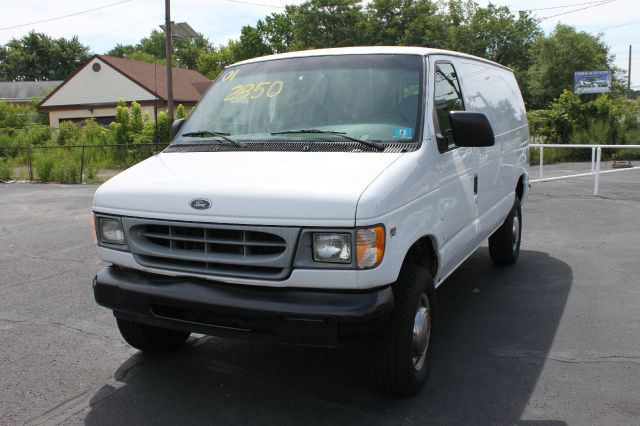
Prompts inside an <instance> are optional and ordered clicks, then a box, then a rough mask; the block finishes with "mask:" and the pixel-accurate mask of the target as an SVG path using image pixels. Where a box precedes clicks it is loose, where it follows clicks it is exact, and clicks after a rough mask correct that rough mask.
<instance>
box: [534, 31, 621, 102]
mask: <svg viewBox="0 0 640 426" xmlns="http://www.w3.org/2000/svg"><path fill="white" fill-rule="evenodd" d="M531 57H532V58H533V59H532V61H533V63H532V65H531V68H530V69H529V71H528V85H529V87H528V89H529V92H530V105H531V107H533V108H545V107H547V106H548V105H549V103H550V102H551V101H552V100H553V99H555V98H557V97H558V96H560V95H561V94H562V91H563V90H573V74H574V72H575V71H587V70H606V69H611V58H610V57H609V48H608V47H607V45H606V44H605V43H604V42H603V41H602V40H601V39H600V37H596V36H593V35H591V34H587V33H585V32H577V31H576V29H575V28H573V27H570V26H568V25H562V24H558V25H557V26H556V28H555V30H554V31H553V33H551V34H550V35H549V36H539V37H538V38H537V40H536V41H535V43H534V44H533V46H532V49H531Z"/></svg>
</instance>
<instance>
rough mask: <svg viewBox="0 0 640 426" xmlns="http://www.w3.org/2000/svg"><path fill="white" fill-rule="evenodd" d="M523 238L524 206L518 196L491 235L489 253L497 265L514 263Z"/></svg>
mask: <svg viewBox="0 0 640 426" xmlns="http://www.w3.org/2000/svg"><path fill="white" fill-rule="evenodd" d="M521 239H522V208H521V206H520V198H518V196H516V198H515V200H514V202H513V207H512V208H511V211H510V212H509V215H507V218H506V219H505V220H504V222H503V224H502V225H501V226H500V228H498V229H497V230H496V231H495V232H494V233H493V235H491V236H490V237H489V254H490V255H491V260H493V263H494V264H496V265H512V264H514V263H515V262H516V260H518V255H519V254H520V241H521Z"/></svg>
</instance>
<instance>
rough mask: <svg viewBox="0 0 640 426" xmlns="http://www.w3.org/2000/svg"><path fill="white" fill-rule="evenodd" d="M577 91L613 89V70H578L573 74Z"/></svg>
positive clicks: (593, 91)
mask: <svg viewBox="0 0 640 426" xmlns="http://www.w3.org/2000/svg"><path fill="white" fill-rule="evenodd" d="M573 91H574V92H575V93H607V92H610V91H611V71H576V72H575V73H574V75H573Z"/></svg>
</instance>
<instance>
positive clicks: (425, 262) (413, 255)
mask: <svg viewBox="0 0 640 426" xmlns="http://www.w3.org/2000/svg"><path fill="white" fill-rule="evenodd" d="M407 264H416V265H421V266H423V267H425V268H427V270H428V271H429V273H430V274H431V278H432V281H431V283H432V285H431V288H430V289H429V294H428V296H429V299H430V300H431V308H432V312H433V315H434V317H436V316H437V313H438V304H437V298H436V284H435V280H436V277H437V275H438V270H439V267H440V258H439V257H438V250H437V240H436V239H435V237H433V236H431V235H423V236H422V237H420V238H419V239H418V240H416V241H415V242H414V243H413V244H412V245H411V247H409V250H408V251H407V254H406V255H405V257H404V260H403V262H402V265H403V267H404V265H407Z"/></svg>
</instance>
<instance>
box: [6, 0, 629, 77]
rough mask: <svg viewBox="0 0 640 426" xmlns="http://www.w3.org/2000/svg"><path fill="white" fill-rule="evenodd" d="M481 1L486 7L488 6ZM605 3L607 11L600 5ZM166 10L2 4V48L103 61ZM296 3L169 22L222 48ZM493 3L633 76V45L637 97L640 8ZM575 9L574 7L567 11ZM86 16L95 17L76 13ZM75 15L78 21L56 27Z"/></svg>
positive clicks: (181, 11)
mask: <svg viewBox="0 0 640 426" xmlns="http://www.w3.org/2000/svg"><path fill="white" fill-rule="evenodd" d="M476 1H477V2H478V3H479V4H480V5H483V6H484V5H486V4H488V3H489V1H485V0H476ZM602 2H607V3H606V4H602V5H598V3H602ZM164 3H165V0H64V1H60V2H58V1H50V0H20V1H13V0H4V1H3V5H2V14H0V44H5V43H7V42H8V41H9V40H10V39H11V38H19V37H22V36H23V35H25V34H27V33H28V32H29V31H31V30H34V31H37V32H42V33H45V34H48V35H49V36H51V37H55V38H58V37H66V38H69V37H72V36H74V35H77V36H78V38H79V40H80V42H81V43H83V44H85V45H88V46H90V47H91V49H92V51H93V52H94V53H105V52H106V51H108V50H109V49H111V48H112V47H114V46H115V45H116V44H118V43H120V44H135V43H137V42H138V41H139V40H140V39H141V38H143V37H145V36H147V35H148V34H149V33H150V32H151V30H152V29H154V28H158V25H160V24H162V23H163V22H164ZM249 3H252V4H249ZM298 3H301V0H172V1H171V19H172V20H173V21H175V22H187V23H189V25H191V27H193V28H194V29H195V30H196V31H198V32H200V33H202V34H204V36H205V37H207V38H208V39H209V40H210V41H211V42H212V43H214V44H215V45H219V44H223V43H226V42H227V41H228V40H229V39H236V38H238V36H239V35H240V29H241V28H242V26H244V25H255V23H256V22H257V20H258V19H261V18H263V17H264V16H266V15H269V14H271V13H273V12H281V11H282V10H283V7H284V5H286V4H298ZM492 3H493V4H496V5H499V6H509V8H510V9H511V10H512V11H515V10H531V9H538V10H536V11H534V12H533V13H534V15H535V16H537V17H539V18H546V19H543V20H542V22H541V27H542V29H543V30H544V31H545V33H547V34H548V33H550V32H551V31H553V28H554V27H555V26H556V24H558V23H563V24H568V25H571V26H574V27H576V29H577V30H579V31H585V32H589V33H592V34H598V33H602V37H603V40H604V41H605V42H606V43H607V44H608V45H609V47H610V53H611V54H613V55H615V61H614V62H615V65H616V66H617V67H619V68H621V69H624V70H626V69H627V68H628V60H629V45H632V46H633V47H632V49H633V53H632V57H631V58H632V67H631V85H632V86H633V87H635V88H636V89H640V4H639V3H638V0H608V1H607V0H601V1H598V2H596V1H594V0H492ZM570 5H573V6H571V7H562V6H570ZM88 9H95V10H93V11H89V12H86V13H79V12H84V11H87V10H88ZM579 9H582V10H579ZM567 12H568V13H567ZM77 13H79V14H77ZM73 14H76V15H74V16H69V17H65V18H62V19H55V18H59V17H62V16H65V15H73ZM559 14H562V15H559ZM553 15H559V16H553ZM47 20H49V21H48V22H40V21H47ZM25 24H29V25H25Z"/></svg>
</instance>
